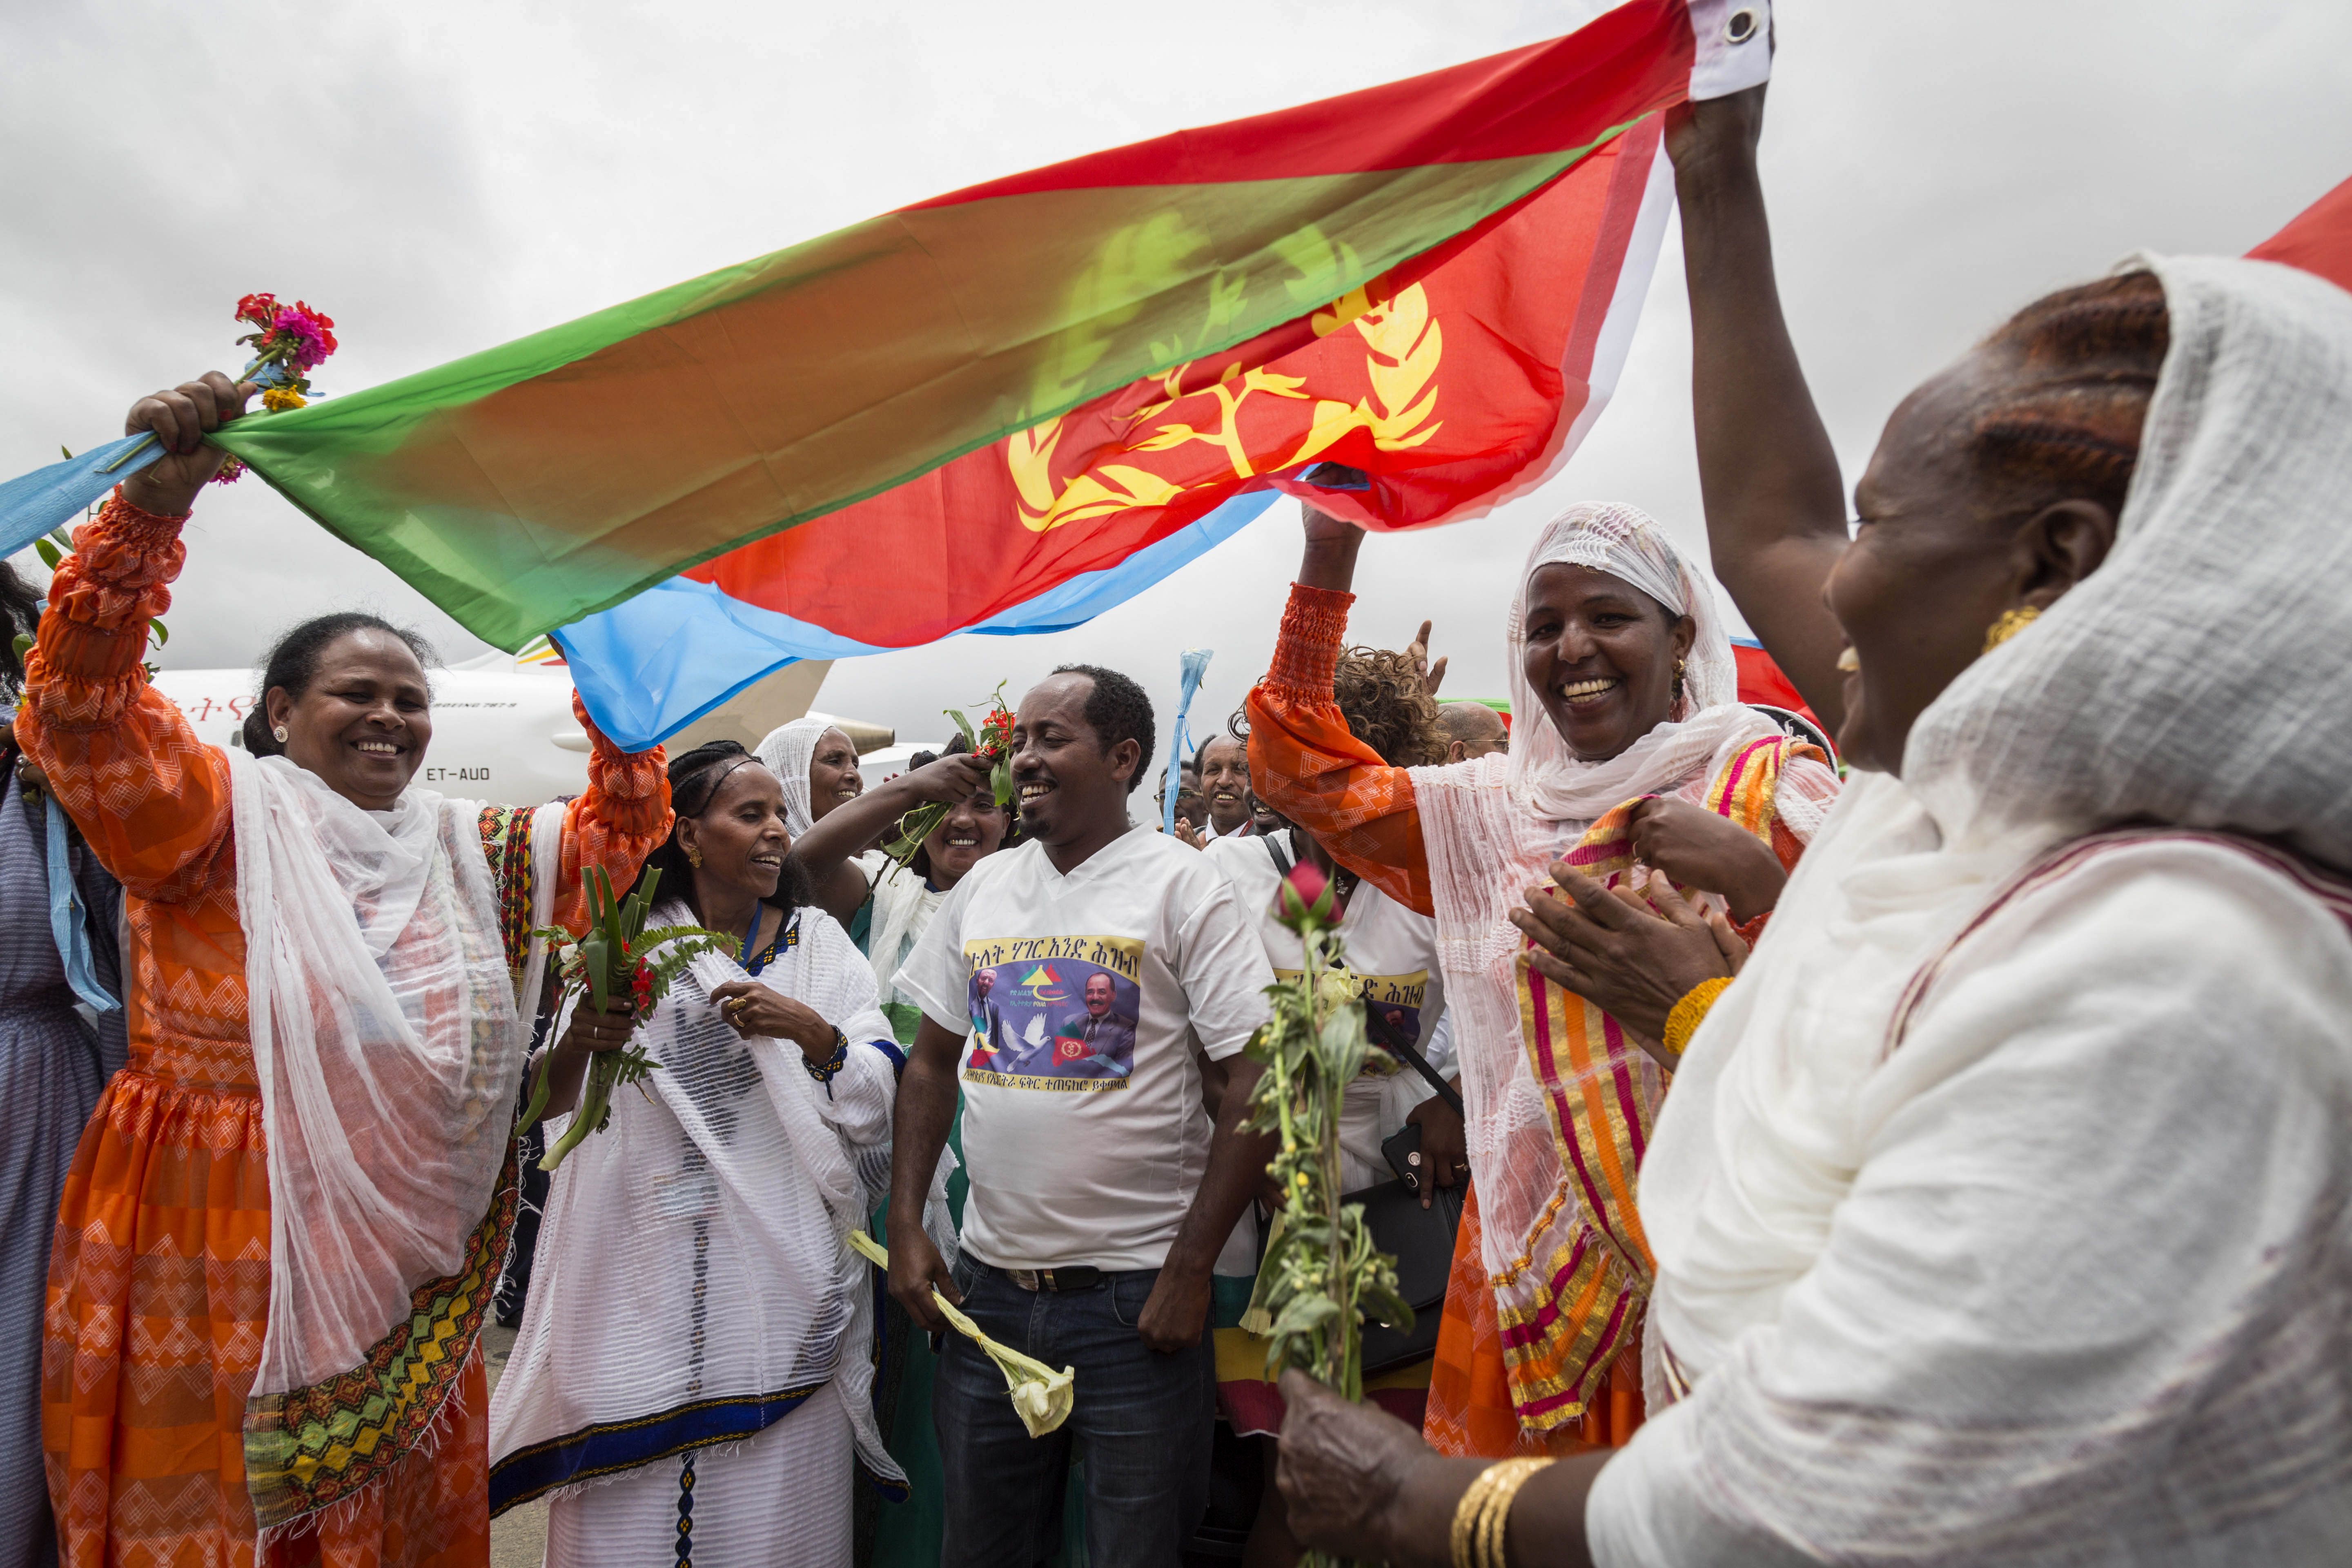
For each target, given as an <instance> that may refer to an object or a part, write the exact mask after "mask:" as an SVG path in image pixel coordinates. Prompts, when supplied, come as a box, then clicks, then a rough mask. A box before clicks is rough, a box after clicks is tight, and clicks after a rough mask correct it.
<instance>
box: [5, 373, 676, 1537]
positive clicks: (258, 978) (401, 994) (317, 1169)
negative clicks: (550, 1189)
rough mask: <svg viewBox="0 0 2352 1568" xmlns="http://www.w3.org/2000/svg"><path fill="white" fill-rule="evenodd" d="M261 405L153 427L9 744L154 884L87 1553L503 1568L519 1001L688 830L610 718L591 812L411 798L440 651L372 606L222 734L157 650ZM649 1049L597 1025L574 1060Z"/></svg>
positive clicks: (72, 1393)
mask: <svg viewBox="0 0 2352 1568" xmlns="http://www.w3.org/2000/svg"><path fill="white" fill-rule="evenodd" d="M252 390H253V389H252V388H251V387H250V386H249V385H239V384H232V383H230V382H229V381H228V380H227V378H226V377H225V376H221V375H217V374H215V375H209V376H206V377H205V378H204V379H203V380H201V381H195V382H190V383H188V384H184V385H182V386H180V387H178V388H176V389H174V390H173V391H170V392H163V393H158V394H157V395H154V396H152V397H150V398H146V399H143V400H142V401H141V402H140V403H138V404H137V405H134V406H133V407H132V409H131V416H130V418H129V419H128V421H126V426H125V427H126V429H129V430H132V431H139V430H152V431H153V432H154V433H155V435H156V437H157V438H158V440H159V441H160V443H161V444H162V446H163V449H164V452H165V454H166V455H165V456H164V457H163V459H162V460H161V461H159V462H157V463H156V464H155V465H154V466H153V467H152V468H148V469H147V470H145V471H144V472H142V473H141V474H139V475H137V476H136V477H134V478H133V479H129V480H127V481H125V482H124V484H123V486H122V488H121V490H120V491H119V492H117V494H116V496H115V498H114V499H113V500H111V501H110V502H109V503H108V504H107V506H106V508H105V509H104V510H102V511H100V514H99V516H98V519H97V521H95V522H94V523H91V524H89V525H87V526H85V527H84V528H82V529H81V530H80V531H79V540H78V545H79V548H78V549H77V550H76V552H75V553H74V554H73V555H72V556H70V557H69V558H68V560H67V561H66V562H65V563H64V565H63V566H62V567H61V568H60V569H59V571H58V574H57V577H56V580H55V581H54V583H53V584H52V585H51V588H50V598H49V606H48V609H47V613H46V614H45V615H44V616H42V619H41V626H40V633H39V637H38V640H37V643H36V645H35V648H34V652H33V654H32V657H31V658H30V660H29V661H28V664H27V668H26V682H25V694H24V704H23V707H22V708H21V709H20V710H19V711H18V714H17V718H16V735H17V739H18V740H19V742H21V743H22V744H23V746H24V748H25V753H26V757H27V759H29V760H30V761H31V762H33V763H35V764H37V766H38V767H39V768H40V769H41V771H42V772H43V773H45V774H46V775H47V779H48V782H49V785H50V787H51V789H52V790H53V792H54V793H55V795H57V798H58V800H59V801H60V802H62V803H63V804H64V805H65V807H66V809H67V811H68V813H69V814H71V816H73V819H74V821H75V823H76V825H77V826H79V827H80V828H81V830H82V833H83V835H84V836H85V837H86V838H87V839H88V841H89V846H90V847H91V849H92V850H93V851H94V852H95V853H96V855H97V856H98V858H99V859H100V861H101V862H102V863H103V864H104V865H105V866H106V867H107V868H108V869H110V871H112V872H113V873H114V874H115V875H116V876H118V877H119V878H121V881H122V883H123V887H124V889H125V892H126V895H127V897H126V910H125V924H126V926H127V928H128V931H129V943H128V957H129V961H130V962H129V969H130V971H131V974H132V976H133V984H132V985H131V994H130V998H129V1000H130V1033H131V1060H130V1065H129V1066H128V1067H127V1068H124V1069H123V1070H122V1071H121V1072H120V1073H118V1074H116V1075H115V1077H114V1079H113V1080H112V1082H111V1083H110V1084H109V1085H108V1087H107V1089H106V1090H105V1093H104V1095H103V1096H102V1098H101V1099H100V1102H99V1106H98V1110H97V1112H96V1113H95V1115H93V1116H92V1118H91V1119H90V1122H89V1127H88V1129H87V1130H86V1131H84V1132H83V1134H82V1140H81V1144H80V1147H79V1151H78V1152H76V1154H75V1157H74V1164H73V1170H72V1173H71V1175H70V1176H69V1177H68V1183H67V1186H66V1191H65V1195H64V1198H63V1200H62V1202H61V1203H60V1205H59V1206H58V1229H57V1240H56V1245H55V1251H54V1257H53V1260H52V1264H51V1272H50V1276H49V1300H48V1315H47V1322H48V1330H47V1336H48V1337H47V1346H46V1355H45V1363H44V1373H43V1386H44V1392H43V1402H44V1405H45V1409H44V1411H43V1417H44V1419H43V1426H44V1430H45V1432H46V1433H47V1434H48V1436H47V1448H48V1453H47V1460H48V1466H49V1482H50V1496H51V1501H52V1502H53V1504H54V1505H55V1508H56V1510H57V1515H58V1527H59V1536H60V1547H61V1556H62V1557H63V1559H64V1560H65V1561H67V1562H69V1563H88V1564H97V1563H101V1562H117V1561H150V1560H152V1561H157V1562H164V1561H170V1562H208V1563H212V1562H221V1563H236V1562H249V1561H251V1560H252V1559H253V1557H254V1555H255V1553H256V1551H257V1545H258V1546H259V1547H260V1548H261V1549H262V1550H264V1551H267V1550H269V1549H272V1548H276V1549H278V1550H279V1551H280V1552H284V1553H286V1554H288V1560H289V1561H291V1560H301V1559H304V1558H308V1557H324V1558H328V1559H331V1560H336V1561H353V1562H377V1563H383V1564H386V1565H394V1564H427V1563H430V1564H452V1565H456V1564H481V1563H487V1562H488V1551H489V1539H488V1527H489V1520H488V1511H487V1509H486V1505H485V1499H484V1497H483V1494H482V1489H481V1482H480V1476H481V1470H482V1467H483V1464H484V1459H485V1449H486V1436H487V1426H486V1423H485V1420H484V1414H485V1410H486V1407H487V1405H488V1398H487V1389H486V1386H485V1382H484V1376H483V1368H482V1361H481V1357H480V1355H479V1354H478V1351H477V1348H476V1336H477V1334H478V1331H479V1329H480V1327H481V1319H482V1314H483V1311H484V1310H485V1309H486V1308H487V1306H488V1300H489V1295H490V1288H491V1286H492V1284H493V1282H494V1280H495V1278H496V1276H497V1273H498V1268H499V1262H500V1260H501V1258H503V1256H504V1254H505V1250H506V1238H507V1233H508V1228H509V1225H510V1223H511V1220H512V1218H513V1215H514V1203H515V1200H514V1195H513V1166H512V1163H511V1153H510V1151H511V1147H512V1139H511V1137H510V1131H511V1126H512V1121H513V1108H514V1102H515V1099H516V1088H517V1085H518V1082H519V1079H520V1072H521V1069H522V1058H523V1052H524V1049H525V1046H526V1023H525V1021H524V1020H523V1019H522V1018H520V1017H519V1016H518V1010H517V1006H516V985H517V983H518V980H520V984H521V987H522V993H523V994H524V995H526V996H535V995H536V994H537V986H538V979H539V975H540V973H541V964H542V961H543V952H541V949H540V947H539V945H538V944H536V943H534V942H532V941H531V940H530V934H529V933H530V931H531V930H532V929H533V928H534V927H537V926H543V925H547V924H550V923H555V922H560V923H563V924H566V925H570V926H572V929H575V930H576V929H578V928H579V924H580V922H581V921H582V919H583V915H584V910H583V902H584V900H583V896H582V894H581V892H580V874H581V872H582V870H583V869H584V868H590V867H595V868H602V869H603V870H604V871H605V872H606V873H607V874H608V875H610V876H611V877H612V878H613V879H614V881H616V882H620V881H625V880H628V879H632V878H634V877H635V874H636V870H637V866H638V862H639V860H640V858H642V857H643V855H644V854H645V851H646V848H647V847H650V846H651V845H653V844H654V843H656V842H657V841H658V840H659V839H660V837H661V836H662V835H663V834H664V833H665V832H667V828H668V823H669V804H668V790H667V785H666V784H665V783H664V781H663V778H662V772H661V752H659V751H658V750H656V751H654V752H648V753H644V754H640V755H635V756H626V755H624V754H622V753H621V752H618V751H616V750H615V749H614V747H613V745H612V743H611V742H608V741H606V740H605V739H604V736H603V735H602V734H600V733H598V732H597V731H596V729H595V726H594V725H593V724H588V723H587V721H586V718H585V716H584V715H583V718H582V722H583V725H586V727H587V729H588V731H589V734H590V736H591V738H592V741H593V746H594V750H593V752H592V754H591V756H590V759H589V768H588V789H587V791H586V792H585V793H584V794H583V795H581V797H580V798H579V799H578V800H576V801H574V802H572V804H571V805H569V806H564V805H554V806H545V807H541V808H539V809H538V810H536V811H521V812H515V811H509V810H506V809H504V808H499V807H485V806H482V805H478V804H477V803H474V802H469V801H456V800H446V799H444V798H443V797H442V796H440V795H436V794H434V793H433V792H431V791H428V790H420V789H416V788H415V787H413V784H412V781H413V780H414V778H415V773H416V769H417V766H418V764H419V763H422V762H423V761H424V758H425V749H426V747H427V745H428V744H429V743H430V742H431V741H432V736H433V712H432V692H431V689H430V687H429V685H428V683H427V681H426V679H425V660H426V650H425V646H424V644H423V643H422V642H421V641H420V640H419V639H418V638H417V637H415V634H413V633H407V632H403V631H401V630H399V629H397V628H395V627H393V626H388V625H386V624H385V623H383V621H380V620H378V619H376V618H375V617H373V616H355V615H343V616H326V617H322V618H320V619H319V620H314V621H310V622H307V623H305V624H304V625H302V626H298V627H296V628H295V629H294V630H293V631H292V632H290V633H289V634H288V636H287V637H285V638H284V639H283V640H282V641H281V642H280V643H279V645H278V647H277V649H276V650H275V651H273V652H272V653H271V655H270V656H269V658H268V662H267V664H266V666H265V668H264V671H263V678H262V689H261V693H260V697H261V700H260V702H259V703H258V704H257V709H256V711H255V713H254V714H253V716H252V718H251V719H250V720H249V721H247V729H246V737H247V742H248V744H247V746H246V747H244V748H241V749H238V750H233V751H229V752H222V751H218V750H215V749H214V748H211V747H208V746H205V745H203V744H201V743H199V742H197V740H196V738H195V736H194V733H193V732H192V731H190V729H189V728H188V723H187V721H186V719H185V718H184V717H183V716H182V714H181V713H180V710H178V709H177V708H175V707H174V706H173V704H172V703H171V702H170V701H169V700H167V699H165V698H164V697H163V695H162V694H161V693H159V692H157V691H156V690H154V689H153V688H152V687H151V686H150V685H149V684H148V681H147V678H146V676H145V674H144V673H143V672H142V669H141V668H140V657H141V655H142V652H143V651H144V649H145V646H146V642H147V625H148V619H149V617H150V616H154V615H157V614H159V613H160V612H162V611H163V609H164V608H165V607H166V606H167V605H169V603H170V599H171V593H170V588H169V584H170V583H171V581H172V580H173V578H174V577H175V576H177V575H178V574H179V569H180V563H181V559H182V552H183V547H182V545H181V542H180V531H181V528H182V526H183V525H184V523H185V521H186V514H187V512H188V510H189V508H190V506H191V504H192V503H193V502H194V499H195V496H196V494H197V492H198V491H199V489H201V488H202V487H203V485H204V484H205V481H206V480H207V479H211V478H212V476H213V474H214V473H215V471H216V470H217V469H218V468H219V467H220V463H221V458H222V454H221V452H220V450H219V448H217V447H208V446H205V445H204V444H203V436H204V433H205V431H207V430H211V429H214V428H216V427H217V426H219V425H220V424H221V422H223V421H224V420H228V419H233V418H236V416H237V415H238V413H239V412H240V411H241V410H242V408H243V407H244V404H245V400H246V398H247V396H249V395H251V393H252ZM626 1029H627V1023H626V1020H625V1019H619V1020H615V1019H612V1018H607V1017H604V1016H600V1015H595V1014H589V1015H585V1016H582V1017H580V1018H578V1019H576V1020H575V1021H574V1022H573V1025H572V1035H573V1043H574V1047H575V1048H576V1047H577V1046H578V1045H580V1044H583V1043H586V1042H588V1041H591V1040H593V1041H596V1042H598V1043H618V1041H619V1040H620V1039H621V1038H622V1037H624V1036H625V1033H626ZM126 1322H128V1323H133V1324H136V1325H137V1328H136V1329H135V1331H131V1332H129V1333H126V1332H125V1331H124V1327H123V1325H124V1324H125V1323H126ZM257 1538H258V1541H257Z"/></svg>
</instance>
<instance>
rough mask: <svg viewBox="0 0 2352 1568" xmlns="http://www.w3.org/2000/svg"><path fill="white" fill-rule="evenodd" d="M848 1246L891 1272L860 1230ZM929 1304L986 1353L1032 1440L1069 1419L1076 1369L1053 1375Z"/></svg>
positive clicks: (946, 1306) (879, 1248) (950, 1306)
mask: <svg viewBox="0 0 2352 1568" xmlns="http://www.w3.org/2000/svg"><path fill="white" fill-rule="evenodd" d="M849 1245H850V1246H852V1247H856V1249H857V1251H858V1255H859V1256H860V1257H862V1258H865V1259H866V1261H867V1262H869V1263H872V1264H873V1265H875V1266H876V1267H877V1268H880V1269H882V1270H883V1271H884V1272H886V1273H887V1272H888V1271H889V1268H890V1252H889V1249H888V1248H887V1247H884V1246H883V1245H882V1244H881V1243H880V1242H877V1241H876V1240H875V1239H874V1238H873V1237H870V1236H868V1235H866V1233H865V1232H864V1231H862V1230H853V1231H851V1232H850V1233H849ZM931 1300H934V1301H936V1302H938V1303H939V1308H940V1311H941V1312H943V1313H945V1314H946V1315H947V1320H948V1321H949V1322H950V1323H952V1324H954V1325H955V1330H956V1332H958V1333H960V1334H961V1335H963V1337H964V1338H966V1339H968V1340H970V1341H971V1342H972V1343H974V1344H976V1345H978V1346H979V1347H980V1348H981V1349H982V1350H983V1351H986V1352H988V1359H989V1360H991V1361H992V1362H994V1363H996V1370H997V1371H999V1372H1001V1373H1003V1374H1004V1388H1005V1392H1006V1393H1008V1394H1012V1395H1013V1414H1014V1415H1018V1416H1020V1417H1021V1425H1023V1426H1026V1427H1027V1428H1029V1436H1032V1437H1043V1436H1045V1434H1046V1433H1048V1432H1051V1431H1052V1430H1054V1429H1055V1427H1056V1426H1060V1425H1061V1424H1062V1423H1063V1422H1065V1421H1067V1420H1068V1419H1069V1418H1070V1407H1071V1405H1072V1404H1073V1403H1074V1402H1075V1401H1076V1398H1077V1394H1076V1377H1077V1369H1076V1367H1067V1366H1066V1367H1064V1368H1063V1369H1062V1370H1061V1371H1059V1372H1055V1370H1054V1369H1053V1368H1052V1367H1050V1366H1047V1365H1046V1364H1045V1363H1044V1362H1042V1361H1039V1360H1038V1359H1037V1358H1036V1357H1034V1356H1027V1355H1023V1354H1022V1353H1021V1352H1019V1351H1016V1350H1013V1349H1012V1348H1011V1347H1010V1346H1007V1345H1003V1344H1000V1343H998V1342H996V1341H994V1340H992V1339H990V1338H989V1337H988V1335H987V1334H986V1333H985V1332H983V1331H982V1329H981V1326H980V1325H979V1324H978V1323H975V1322H973V1321H971V1319H970V1318H967V1317H965V1316H964V1315H963V1314H962V1313H961V1312H960V1311H958V1310H956V1309H955V1304H954V1303H953V1302H951V1301H950V1300H948V1299H947V1298H946V1297H945V1296H942V1295H940V1293H939V1292H938V1291H937V1290H933V1291H932V1292H931Z"/></svg>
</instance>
